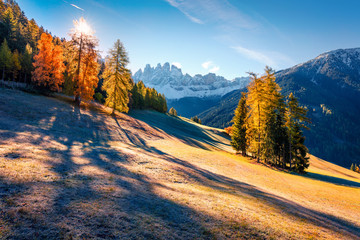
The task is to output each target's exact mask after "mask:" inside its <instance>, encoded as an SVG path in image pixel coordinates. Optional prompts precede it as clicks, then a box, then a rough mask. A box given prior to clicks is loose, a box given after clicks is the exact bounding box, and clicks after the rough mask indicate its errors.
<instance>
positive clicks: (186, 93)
mask: <svg viewBox="0 0 360 240" xmlns="http://www.w3.org/2000/svg"><path fill="white" fill-rule="evenodd" d="M133 79H134V80H135V82H138V81H140V80H141V81H143V82H144V83H145V85H146V86H149V87H153V88H155V89H156V90H157V91H158V92H160V93H163V94H165V96H166V98H167V99H181V98H184V97H198V98H213V97H221V96H223V95H225V94H226V93H228V92H231V91H233V90H235V89H239V88H243V87H245V86H246V85H247V84H248V81H249V78H247V77H244V78H235V79H233V80H232V81H229V80H227V79H225V78H224V77H221V76H216V75H215V74H213V73H209V74H207V75H204V76H203V75H200V74H197V75H195V76H193V77H192V76H190V75H189V74H185V75H184V74H183V73H182V71H181V69H179V68H177V67H176V66H174V65H172V66H170V64H169V63H165V64H164V65H163V66H161V65H160V64H158V65H157V66H156V67H155V68H154V67H151V66H150V65H149V64H148V65H146V67H145V68H144V71H143V70H141V69H140V70H139V71H137V72H136V73H135V74H134V75H133Z"/></svg>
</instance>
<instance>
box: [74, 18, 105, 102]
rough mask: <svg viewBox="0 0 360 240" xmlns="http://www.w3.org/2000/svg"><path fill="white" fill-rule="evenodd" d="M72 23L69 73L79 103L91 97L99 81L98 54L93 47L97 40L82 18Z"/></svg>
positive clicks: (76, 100)
mask: <svg viewBox="0 0 360 240" xmlns="http://www.w3.org/2000/svg"><path fill="white" fill-rule="evenodd" d="M74 25H75V28H74V29H72V31H71V33H70V36H71V43H72V48H73V51H72V52H73V54H72V59H71V60H70V61H71V66H73V67H72V68H71V70H73V72H71V73H69V75H71V76H73V85H74V95H75V102H76V103H77V104H80V102H81V100H91V99H93V96H94V91H95V88H96V87H97V84H98V81H99V78H98V73H99V64H98V62H97V59H98V55H97V51H96V49H95V48H96V46H97V45H98V40H97V39H96V37H95V36H94V31H93V30H92V29H91V28H90V26H89V25H88V24H87V23H86V21H85V19H84V18H80V20H79V21H74Z"/></svg>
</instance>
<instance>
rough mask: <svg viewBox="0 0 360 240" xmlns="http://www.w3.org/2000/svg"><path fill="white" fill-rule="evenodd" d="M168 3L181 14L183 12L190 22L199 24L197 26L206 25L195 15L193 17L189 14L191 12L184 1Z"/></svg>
mask: <svg viewBox="0 0 360 240" xmlns="http://www.w3.org/2000/svg"><path fill="white" fill-rule="evenodd" d="M165 1H166V2H168V3H169V4H170V5H171V6H173V7H175V8H177V9H178V10H179V11H180V12H182V13H183V14H184V15H185V16H186V17H187V18H188V19H190V21H192V22H194V23H197V24H204V22H203V21H201V20H200V19H199V18H197V17H194V16H193V15H191V14H190V13H189V11H187V10H186V8H187V7H186V4H187V3H185V2H184V1H182V0H165Z"/></svg>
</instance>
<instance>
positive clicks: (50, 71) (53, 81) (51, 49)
mask: <svg viewBox="0 0 360 240" xmlns="http://www.w3.org/2000/svg"><path fill="white" fill-rule="evenodd" d="M38 49H39V52H38V54H37V55H35V56H34V60H35V62H34V63H33V66H34V69H35V70H34V71H33V73H32V81H33V82H35V83H36V84H37V85H39V86H41V87H45V88H48V89H50V90H51V91H59V90H60V86H61V84H62V83H63V82H64V76H63V72H64V69H65V66H64V57H63V51H62V48H61V46H59V45H54V44H53V38H52V36H51V35H50V34H47V33H43V34H41V38H40V40H39V41H38Z"/></svg>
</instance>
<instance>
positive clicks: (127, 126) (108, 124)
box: [0, 88, 360, 239]
mask: <svg viewBox="0 0 360 240" xmlns="http://www.w3.org/2000/svg"><path fill="white" fill-rule="evenodd" d="M109 112H110V111H109V110H108V109H106V108H103V107H101V106H96V105H88V106H83V107H82V108H81V109H78V108H75V107H74V106H73V105H72V104H71V103H70V102H69V101H67V99H66V98H61V99H60V97H58V98H57V99H56V98H47V97H43V96H36V95H30V94H27V93H23V92H19V91H14V90H5V89H1V88H0V239H1V238H5V239H6V238H10V239H33V238H50V239H51V238H54V239H55V238H57V239H58V238H65V239H66V238H74V239H83V238H85V239H91V238H97V239H101V238H104V239H124V238H125V239H264V238H265V239H359V238H360V217H359V216H360V174H356V173H354V172H351V171H349V170H347V169H344V168H341V167H339V166H336V165H333V164H330V163H328V162H326V161H323V160H321V159H317V158H316V157H311V167H310V169H309V173H308V174H306V175H297V174H290V173H287V172H283V171H280V170H277V169H273V168H269V167H267V166H264V165H262V164H257V163H256V162H255V161H253V160H251V159H247V158H243V157H240V156H238V155H235V154H233V151H232V150H231V147H230V146H229V139H228V138H227V137H226V135H225V134H224V133H223V132H222V131H221V130H219V129H215V128H209V127H205V126H201V125H198V124H195V123H192V122H191V121H189V120H187V119H184V118H175V117H170V116H167V115H164V114H159V113H155V112H151V111H134V112H131V113H130V114H129V115H124V114H118V115H117V116H116V117H112V116H110V115H109V114H108V113H109Z"/></svg>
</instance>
